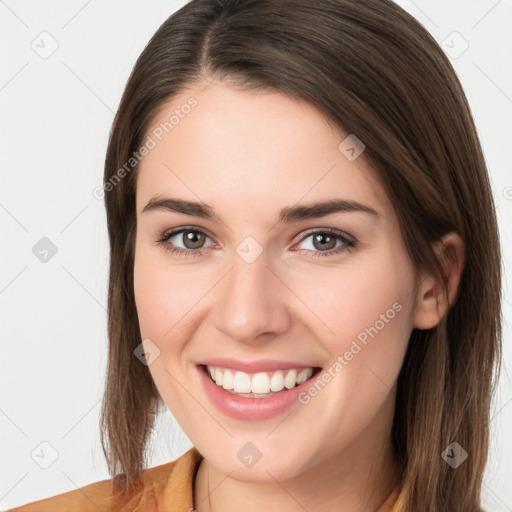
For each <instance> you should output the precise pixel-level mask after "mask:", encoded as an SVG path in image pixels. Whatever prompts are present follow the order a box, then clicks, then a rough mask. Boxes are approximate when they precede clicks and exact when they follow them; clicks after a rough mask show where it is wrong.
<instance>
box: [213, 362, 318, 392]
mask: <svg viewBox="0 0 512 512" xmlns="http://www.w3.org/2000/svg"><path fill="white" fill-rule="evenodd" d="M206 369H207V371H208V373H209V374H210V377H211V379H212V380H213V382H215V384H217V386H219V387H222V388H223V389H225V390H226V391H230V392H231V393H234V394H237V395H240V396H253V397H254V398H263V397H266V396H272V395H273V394H274V393H278V392H279V391H282V390H283V389H285V388H286V389H292V388H294V387H295V386H298V385H300V384H302V383H303V382H306V381H307V380H308V379H309V378H311V376H312V375H313V373H314V371H315V369H314V368H312V367H311V368H292V369H288V370H277V371H272V372H258V373H253V374H250V373H246V372H242V371H235V370H231V369H229V368H222V367H219V366H210V365H207V366H206ZM270 393H272V394H270Z"/></svg>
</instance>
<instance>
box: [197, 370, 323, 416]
mask: <svg viewBox="0 0 512 512" xmlns="http://www.w3.org/2000/svg"><path fill="white" fill-rule="evenodd" d="M263 364H265V366H263ZM277 364H278V362H276V361H274V368H276V369H275V370H268V371H262V370H263V369H264V368H265V367H266V368H269V367H272V366H273V365H272V364H267V363H266V362H265V363H264V362H260V363H258V364H246V365H243V364H237V365H236V366H238V367H240V366H246V368H245V369H247V370H252V371H251V372H249V371H247V372H244V371H242V370H238V369H236V370H235V369H234V368H226V366H221V363H220V362H219V363H217V364H216V365H213V364H198V365H197V366H196V367H197V370H198V377H199V381H200V383H201V386H202V388H203V389H204V391H205V393H206V396H207V397H208V399H209V401H210V402H211V404H212V405H213V406H214V407H215V408H216V409H218V410H219V411H220V412H222V413H223V414H226V415H228V416H231V417H232V418H235V419H238V420H245V421H247V420H249V421H260V420H265V419H270V418H273V417H276V416H278V415H280V414H284V413H285V412H286V411H288V409H290V408H292V407H294V406H300V402H299V400H298V396H299V394H300V393H301V392H302V391H304V390H305V389H306V388H307V387H309V386H310V385H312V383H313V380H314V379H315V378H316V376H317V375H319V373H320V372H321V370H322V368H320V367H299V368H294V367H293V366H295V365H290V366H289V367H288V368H287V369H278V368H279V366H277ZM231 366H234V364H231ZM286 366H288V365H286ZM256 367H257V368H256ZM257 370H259V371H257Z"/></svg>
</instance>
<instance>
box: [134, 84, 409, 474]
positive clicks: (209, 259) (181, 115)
mask: <svg viewBox="0 0 512 512" xmlns="http://www.w3.org/2000/svg"><path fill="white" fill-rule="evenodd" d="M205 85H206V83H201V84H195V85H193V86H191V87H190V88H187V89H186V90H184V91H182V92H181V93H180V94H179V95H178V96H176V97H174V98H173V99H172V101H171V102H169V103H167V104H166V105H165V106H164V107H163V108H162V109H161V111H160V112H159V114H158V116H157V117H156V118H155V120H154V122H153V125H152V126H151V128H150V130H149V131H148V133H147V134H146V135H147V136H149V137H151V139H152V141H153V142H150V141H149V139H145V141H146V142H147V148H148V152H147V155H146V156H145V157H144V158H143V160H142V162H141V164H140V168H139V172H140V174H139V176H138V181H137V199H136V205H137V236H136V248H135V264H134V290H135V299H136V305H137V313H138V318H139V323H140V329H141V335H142V339H144V340H145V341H144V348H145V350H146V352H147V353H148V354H149V356H148V360H149V362H150V364H149V370H150V372H151V375H152V377H153V379H154V381H155V383H156V386H157V388H158V390H159V392H160V395H161V396H162V399H163V400H164V402H165V403H166V405H167V406H168V408H169V409H170V411H171V413H172V414H173V416H174V417H175V418H176V420H177V421H178V422H179V424H180V425H181V427H182V429H183V431H184V432H185V433H186V435H187V436H188V437H189V439H190V440H191V441H192V443H193V444H194V445H195V446H196V447H197V448H198V450H199V451H200V452H201V453H202V454H203V455H204V456H205V457H206V458H207V460H208V461H209V462H210V464H212V465H213V466H215V467H216V468H217V469H218V470H219V471H222V472H223V473H225V474H228V473H231V476H232V477H234V478H238V479H241V480H254V481H262V482H263V481H266V482H271V481H273V479H274V478H275V479H277V480H283V479H287V478H292V477H294V476H297V475H299V474H301V473H304V472H306V471H307V470H310V469H313V468H314V467H317V466H318V465H320V464H327V463H328V462H329V461H333V460H337V461H339V460H340V457H347V459H346V460H349V461H350V464H351V465H353V466H357V464H359V463H362V462H361V461H364V460H368V459H371V458H372V457H375V453H376V450H377V449H379V450H380V449H382V447H383V446H387V443H389V436H390V429H391V424H392V418H393V411H394V400H395V391H396V387H395V382H396V379H397V376H398V373H399V370H400V367H401V364H402V361H403V357H404V354H405V350H406V347H407V343H408V339H409V335H410V333H411V330H412V328H413V327H414V315H415V309H414V299H415V296H414V279H415V273H414V268H413V266H412V263H411V261H410V259H409V257H408V254H407V253H406V249H405V247H404V244H403V240H402V237H401V234H400V231H399V225H398V221H397V218H396V216H395V214H394V211H393V208H392V205H391V204H390V202H389V200H388V198H387V196H386V194H385V193H384V191H383V189H382V188H381V186H380V185H379V183H378V182H377V180H376V179H375V177H374V176H373V175H372V172H371V169H370V167H369V166H368V164H367V163H365V161H364V151H363V152H362V153H361V154H360V155H359V153H360V151H361V150H363V149H364V148H363V146H361V144H360V143H359V142H358V141H357V140H356V139H354V138H353V137H349V138H348V139H346V137H347V134H342V133H341V132H338V131H337V130H334V129H333V128H332V127H331V126H330V125H329V124H328V123H327V122H326V120H325V119H324V117H323V116H322V114H321V113H320V112H319V111H318V110H316V109H315V108H314V107H312V106H311V105H309V104H307V103H303V102H298V101H296V100H294V99H291V98H289V97H287V96H286V95H284V94H281V93H273V92H272V93H270V92H261V91H258V92H255V91H252V92H250V91H243V90H241V89H235V88H233V87H231V86H228V85H227V84H226V83H222V82H214V83H212V84H211V85H209V86H208V87H206V89H204V87H205ZM203 89H204V90H203ZM191 97H193V99H191ZM166 123H167V124H166ZM356 135H357V134H356ZM362 142H363V143H364V141H362ZM171 199H172V200H173V201H174V202H172V201H171ZM160 200H163V201H164V202H160V203H155V201H160ZM165 200H167V202H165ZM325 201H333V202H335V201H338V202H339V204H338V206H340V207H339V208H337V209H336V208H327V207H326V208H324V209H322V208H312V206H313V205H314V204H316V203H323V202H325ZM342 201H343V202H344V203H342ZM152 202H153V203H152ZM151 204H153V206H150V205H151ZM333 204H334V203H333ZM148 205H149V206H148ZM200 205H202V206H200ZM343 205H345V206H343ZM361 205H362V206H361ZM206 213H209V214H210V215H209V216H208V215H206ZM179 230H183V231H182V232H181V233H175V234H172V235H170V236H168V237H167V241H162V242H158V240H159V239H164V238H165V235H168V234H169V233H170V232H171V231H175V232H176V231H179ZM173 249H176V251H178V252H172V250H173ZM184 251H188V252H187V253H185V252H184ZM205 365H209V367H210V368H209V369H211V370H212V373H213V377H214V378H216V379H217V380H218V381H219V384H221V385H218V384H216V383H214V382H213V380H212V379H211V378H210V376H209V373H207V371H208V369H205ZM319 368H321V369H322V371H320V372H319V373H317V369H319ZM294 369H295V370H297V371H296V372H295V373H294V371H293V370H294ZM311 369H312V370H313V371H314V373H313V375H312V376H310V375H311ZM280 370H281V371H280ZM296 377H299V383H300V382H301V378H302V379H304V378H309V380H307V381H305V382H303V383H302V384H300V387H299V386H296V383H297V379H296ZM221 379H222V380H221ZM269 385H270V386H272V387H271V388H269ZM283 385H284V389H283ZM224 386H225V387H226V388H230V387H233V386H234V389H231V390H229V389H224ZM269 389H270V392H269V393H268V394H266V393H265V391H269ZM272 389H274V390H275V391H272ZM279 389H282V390H281V391H279ZM235 391H238V393H235ZM249 392H250V393H254V392H256V394H257V395H258V396H254V394H251V395H249V396H247V393H249ZM348 457H350V458H348ZM270 475H272V476H270Z"/></svg>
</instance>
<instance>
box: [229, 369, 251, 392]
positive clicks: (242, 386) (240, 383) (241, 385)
mask: <svg viewBox="0 0 512 512" xmlns="http://www.w3.org/2000/svg"><path fill="white" fill-rule="evenodd" d="M233 390H234V391H235V393H250V392H251V377H249V375H248V374H247V373H243V372H236V373H235V380H234V382H233Z"/></svg>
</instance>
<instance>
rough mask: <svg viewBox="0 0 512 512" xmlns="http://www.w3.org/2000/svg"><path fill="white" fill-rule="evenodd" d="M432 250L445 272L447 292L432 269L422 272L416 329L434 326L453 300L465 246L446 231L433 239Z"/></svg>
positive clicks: (460, 239) (446, 311)
mask: <svg viewBox="0 0 512 512" xmlns="http://www.w3.org/2000/svg"><path fill="white" fill-rule="evenodd" d="M434 251H435V253H436V255H437V257H438V258H439V260H440V262H441V265H442V268H443V273H444V275H445V276H446V280H447V284H448V296H447V295H446V292H445V289H444V286H443V281H442V279H441V278H440V277H439V276H437V275H436V274H435V273H434V272H432V273H426V272H424V273H423V274H422V275H421V276H420V282H419V286H418V291H417V297H416V310H415V313H414V323H413V326H414V327H416V328H417V329H431V328H432V327H435V326H436V325H437V324H438V323H439V322H440V321H441V319H442V318H443V317H444V316H445V315H446V314H447V313H448V310H449V309H450V307H451V306H453V304H455V301H456V298H457V291H458V289H459V283H460V280H461V276H462V271H463V268H464V262H465V247H464V242H463V240H462V238H461V237H460V236H459V235H458V234H457V233H455V232H450V233H447V234H446V235H444V236H443V237H442V238H441V239H440V240H439V241H437V242H436V243H435V245H434Z"/></svg>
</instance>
